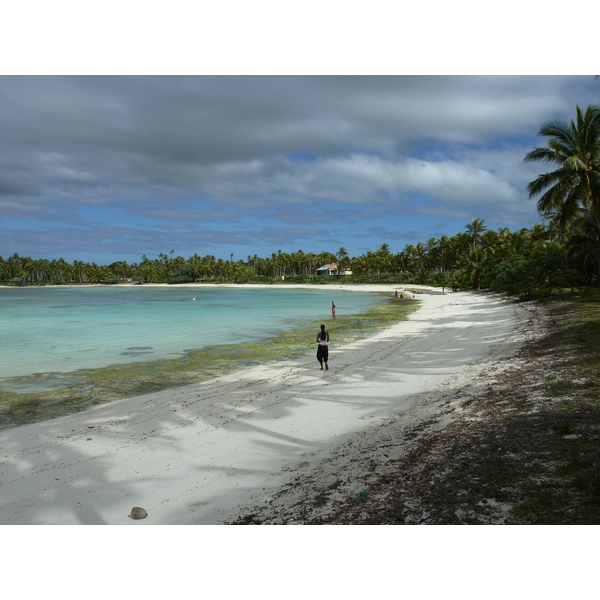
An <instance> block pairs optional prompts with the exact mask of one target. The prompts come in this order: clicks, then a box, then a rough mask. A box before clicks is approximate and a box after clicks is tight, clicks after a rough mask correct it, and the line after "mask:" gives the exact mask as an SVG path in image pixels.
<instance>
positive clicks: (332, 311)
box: [331, 300, 335, 319]
mask: <svg viewBox="0 0 600 600" xmlns="http://www.w3.org/2000/svg"><path fill="white" fill-rule="evenodd" d="M331 318H332V319H335V304H334V303H333V300H332V301H331Z"/></svg>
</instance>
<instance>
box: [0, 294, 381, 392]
mask: <svg viewBox="0 0 600 600" xmlns="http://www.w3.org/2000/svg"><path fill="white" fill-rule="evenodd" d="M332 300H333V301H335V303H336V305H337V307H338V308H337V313H338V316H342V315H344V314H345V315H349V314H356V313H361V312H364V311H367V310H369V309H370V308H373V307H375V306H377V305H380V304H382V302H383V301H384V300H385V298H384V297H383V296H382V295H380V294H372V293H364V292H352V291H342V290H340V291H339V292H338V291H335V292H332V291H331V290H319V289H315V290H312V289H308V290H307V289H289V290H288V289H281V288H277V289H270V288H265V287H261V288H245V287H244V288H231V287H219V286H214V287H212V286H209V287H185V286H150V287H145V286H117V287H114V286H106V287H94V286H91V287H68V288H67V287H64V288H63V287H39V288H31V287H27V288H0V389H2V388H3V387H4V386H3V385H2V380H5V381H6V380H7V379H10V378H15V377H16V378H22V377H24V376H29V375H33V374H39V373H73V372H75V371H78V370H82V369H100V368H104V367H107V366H110V365H120V364H126V363H136V362H150V361H162V360H165V359H166V360H168V359H178V358H181V357H183V356H185V355H186V354H187V353H189V352H191V351H194V350H198V349H202V348H206V347H209V346H211V347H212V346H219V345H223V346H227V345H232V344H248V343H252V342H259V343H260V342H263V341H266V340H267V339H268V338H269V337H272V336H276V335H278V334H280V333H282V332H284V331H291V330H294V329H298V328H301V327H302V326H306V324H307V323H312V322H314V323H317V322H321V321H324V322H326V320H327V319H330V318H331V301H332ZM7 383H8V382H7ZM63 383H66V382H63ZM63 383H60V380H59V383H58V384H56V385H59V386H60V385H63ZM23 385H24V386H25V387H24V388H23V391H24V392H26V391H28V388H27V384H26V383H23ZM5 389H6V388H5ZM11 391H13V392H15V391H18V386H17V387H15V386H14V385H11Z"/></svg>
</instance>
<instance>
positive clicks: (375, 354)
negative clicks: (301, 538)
mask: <svg viewBox="0 0 600 600" xmlns="http://www.w3.org/2000/svg"><path fill="white" fill-rule="evenodd" d="M420 298H421V299H422V307H421V308H420V309H419V310H418V311H416V312H415V313H414V314H413V315H411V317H410V318H409V320H408V321H405V322H401V323H399V324H398V325H396V326H394V327H392V328H390V329H388V330H386V331H385V332H382V333H380V334H378V335H376V336H374V337H372V338H369V339H368V340H362V341H359V342H355V343H352V344H349V345H346V346H344V347H340V348H337V347H336V346H335V340H332V348H331V351H330V370H329V371H320V370H319V367H318V363H317V362H316V359H315V357H314V356H313V355H311V356H307V357H303V358H301V359H299V360H294V361H282V362H280V363H272V364H269V365H266V366H260V367H255V368H252V369H248V370H245V371H241V372H237V373H233V374H230V375H228V376H225V377H221V378H218V379H214V380H211V381H208V382H204V383H201V384H197V385H192V386H187V387H184V388H178V389H174V390H168V391H163V392H158V393H153V394H147V395H144V396H139V397H136V398H130V399H127V400H123V401H119V402H115V403H113V404H109V405H106V406H102V407H98V408H95V409H92V410H90V411H87V412H85V413H80V414H78V415H72V416H70V417H64V418H60V419H54V420H52V421H47V422H44V423H38V424H34V425H27V426H22V427H19V428H16V429H12V430H7V431H3V432H0V524H25V523H29V524H100V523H105V524H120V525H125V524H136V525H138V526H139V525H141V524H148V525H150V524H216V523H219V522H222V521H224V520H228V519H233V518H235V516H236V515H237V514H239V512H240V511H241V510H242V509H243V507H245V506H248V505H257V504H258V505H261V504H265V503H267V502H268V501H269V499H270V498H271V496H272V494H274V493H275V492H276V491H277V490H278V489H280V488H281V487H282V486H285V485H287V484H289V483H290V481H291V480H293V479H294V477H295V476H296V475H297V474H298V473H302V472H307V470H310V469H314V468H316V469H317V471H316V472H317V473H319V472H322V474H323V478H324V480H325V479H326V478H327V475H328V471H329V472H331V470H332V469H336V468H339V467H340V463H339V462H338V463H336V461H332V450H333V449H335V448H336V447H337V446H339V445H340V444H342V443H344V442H345V443H346V444H347V442H348V440H351V439H352V436H356V435H364V433H365V432H369V431H372V430H374V427H376V426H378V425H381V424H382V423H385V422H389V421H390V420H393V421H396V422H406V423H407V424H414V423H415V422H417V421H418V420H419V419H422V418H424V417H425V416H426V415H427V414H428V413H429V412H430V410H431V407H432V405H435V402H436V399H437V398H438V397H439V393H440V390H444V389H447V388H450V387H452V386H454V385H457V384H458V383H460V381H461V378H462V380H465V379H466V378H468V377H472V376H473V373H472V371H473V366H480V365H482V364H485V363H489V362H493V361H497V360H499V359H501V358H502V357H503V356H505V355H507V354H510V342H511V338H512V336H513V335H514V333H515V331H516V328H517V327H518V322H519V314H518V307H517V306H516V305H513V304H509V303H507V302H504V301H502V300H499V299H497V298H494V297H492V296H486V295H477V294H471V293H466V292H460V293H456V294H447V295H422V296H420ZM350 458H351V457H350ZM346 464H348V457H347V458H346ZM133 506H141V507H143V508H145V509H146V510H147V511H148V514H149V516H148V518H146V519H144V520H142V521H134V520H132V519H130V518H128V515H129V513H130V510H131V508H132V507H133Z"/></svg>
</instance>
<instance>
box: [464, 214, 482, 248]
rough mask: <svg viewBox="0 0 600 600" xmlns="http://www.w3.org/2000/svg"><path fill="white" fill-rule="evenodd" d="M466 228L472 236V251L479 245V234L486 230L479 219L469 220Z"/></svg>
mask: <svg viewBox="0 0 600 600" xmlns="http://www.w3.org/2000/svg"><path fill="white" fill-rule="evenodd" d="M466 227H467V230H468V231H469V232H470V234H471V236H472V238H471V239H472V246H471V249H472V250H474V249H475V248H476V247H477V246H478V245H479V240H480V238H481V234H482V233H483V232H484V231H485V230H486V229H487V227H486V226H485V225H484V220H483V219H480V218H479V217H477V218H475V219H471V222H470V223H467V226H466Z"/></svg>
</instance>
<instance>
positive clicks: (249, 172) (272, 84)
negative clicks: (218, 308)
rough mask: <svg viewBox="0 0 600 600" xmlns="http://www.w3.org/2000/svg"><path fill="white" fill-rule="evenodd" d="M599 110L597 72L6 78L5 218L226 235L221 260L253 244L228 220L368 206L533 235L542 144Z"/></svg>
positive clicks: (315, 217) (0, 202) (1, 171)
mask: <svg viewBox="0 0 600 600" xmlns="http://www.w3.org/2000/svg"><path fill="white" fill-rule="evenodd" d="M599 98H600V84H599V83H598V81H597V80H595V79H594V77H592V76H589V77H570V76H569V77H558V76H544V77H533V76H532V77H529V76H492V77H487V76H486V77H481V76H468V77H456V76H440V77H433V76H399V77H398V76H383V77H373V76H365V77H358V76H334V77H329V76H314V77H313V76H311V77H304V76H302V77H298V76H241V77H238V76H191V77H177V76H164V77H159V76H135V77H129V76H124V77H119V76H99V77H96V76H94V77H92V76H66V77H63V76H48V77H37V76H19V77H16V76H4V77H0V131H2V136H1V138H0V217H1V218H2V219H3V225H4V227H5V229H8V230H10V231H13V230H14V231H17V232H18V231H20V232H21V233H22V234H26V231H27V230H29V229H30V230H36V229H39V228H41V227H42V224H43V226H44V227H52V228H56V229H57V230H60V229H61V227H62V226H63V223H64V224H67V225H68V224H69V223H70V224H72V225H76V226H82V225H84V224H86V223H94V226H95V227H96V229H95V231H97V232H101V231H104V232H105V233H104V234H105V235H107V236H108V238H107V239H110V235H111V234H110V233H109V232H111V231H114V230H115V228H117V229H118V228H121V227H123V228H127V227H131V226H132V225H134V226H135V227H136V228H138V229H140V230H143V229H147V230H153V231H163V232H167V231H175V230H177V229H179V232H180V233H181V231H182V228H185V227H187V231H188V232H189V233H190V235H191V234H192V233H193V232H194V231H195V230H196V229H197V228H198V227H199V224H200V223H203V224H204V225H205V226H210V227H212V228H213V230H214V231H218V232H220V234H221V236H222V237H221V238H220V241H219V238H218V236H215V238H214V239H213V238H211V241H210V242H206V243H205V247H208V246H209V245H210V244H212V246H211V248H212V250H213V253H214V251H216V249H218V248H219V247H220V246H221V245H222V246H223V247H227V246H228V244H229V245H234V246H239V245H243V244H244V243H246V242H247V239H249V238H248V236H246V239H245V240H244V239H243V236H241V234H240V232H236V230H234V229H232V228H231V227H228V226H227V225H228V224H229V225H232V226H233V225H235V226H236V227H238V228H243V226H246V227H247V228H248V229H249V230H250V229H252V230H254V229H256V228H258V230H260V223H261V222H262V223H263V226H264V227H265V228H266V227H278V226H280V227H284V228H286V227H293V224H294V222H296V221H297V220H298V219H303V220H304V221H303V222H305V223H311V224H312V223H315V222H318V221H319V219H320V218H323V214H325V213H324V212H323V207H324V206H329V207H330V208H331V207H332V206H334V207H335V210H336V213H337V215H338V218H339V219H343V220H347V222H348V224H349V225H348V226H350V223H352V222H353V221H352V216H353V215H354V213H355V212H356V211H361V210H363V209H369V208H371V209H373V210H372V213H373V214H376V213H378V212H379V213H385V212H387V213H388V214H389V215H395V217H394V218H395V219H397V221H396V223H395V226H392V224H391V223H390V222H389V220H388V221H387V223H386V221H385V218H384V217H381V219H383V220H382V221H381V222H379V223H373V227H374V228H375V229H376V228H377V227H384V228H385V226H387V227H388V228H389V230H388V231H389V233H390V234H392V233H395V232H397V230H398V226H400V227H402V228H404V224H402V215H405V216H406V217H416V216H417V215H422V217H423V219H424V218H426V217H434V218H435V217H436V216H437V218H438V220H439V218H440V217H444V218H445V219H446V222H448V223H457V222H458V220H460V219H464V218H465V217H467V216H468V219H467V220H470V218H473V217H475V216H480V217H483V218H488V219H493V223H494V224H496V223H498V224H500V225H507V226H519V225H523V226H525V225H527V224H529V223H531V222H532V221H535V220H536V214H535V206H534V203H528V202H526V201H525V198H526V195H525V186H526V184H527V182H528V181H529V180H531V178H532V177H534V176H535V174H536V172H537V171H536V169H538V168H539V167H538V166H536V165H525V164H523V162H522V158H523V156H524V154H525V153H526V152H527V151H528V150H529V149H530V148H531V147H532V145H533V144H534V143H536V139H535V133H536V132H537V130H538V129H539V127H540V126H541V124H542V123H543V122H544V121H546V120H549V119H552V118H563V119H568V118H570V116H571V115H572V113H573V111H574V107H575V104H576V103H579V104H580V105H586V104H587V103H592V102H595V101H597V100H598V99H599ZM102 209H105V210H106V212H104V213H103V212H102ZM398 210H400V211H403V212H402V213H401V214H399V213H398ZM367 212H368V210H367ZM325 218H326V220H328V221H329V220H330V218H329V217H325ZM373 218H375V217H373ZM115 219H117V220H116V221H115ZM24 223H29V225H24ZM220 225H225V226H220ZM413 225H414V226H413ZM428 226H429V225H428ZM352 227H355V225H352ZM415 227H416V228H417V229H418V227H419V226H418V225H417V224H416V222H415V223H414V224H410V226H407V227H406V231H409V230H413V229H414V228H415ZM423 227H425V225H423ZM13 228H16V229H13ZM343 229H344V228H342V230H343ZM265 231H266V230H265ZM289 232H290V234H292V233H293V234H294V235H297V236H298V235H299V233H298V231H296V230H294V229H289ZM355 233H356V229H354V230H353V232H352V233H350V232H348V233H347V235H349V236H353V235H355ZM398 235H399V237H400V238H401V237H402V234H398ZM15 237H18V236H15ZM25 237H26V236H25ZM121 237H122V236H121ZM184 237H185V236H181V237H180V239H184ZM21 238H23V235H22V236H21ZM117 238H118V236H117ZM9 239H10V238H6V237H4V236H3V240H2V241H1V242H0V253H4V254H8V253H11V250H12V246H10V244H8V241H7V240H9ZM128 239H131V238H128ZM168 239H169V238H168V236H167V240H168ZM186 239H187V238H186ZM205 239H207V238H206V237H205ZM263 239H264V240H265V244H266V242H267V240H270V241H271V242H273V241H274V240H273V238H270V237H269V236H268V235H267V234H265V235H264V237H263ZM276 239H277V238H275V240H276ZM373 239H374V238H373ZM74 240H75V241H73V243H70V244H69V248H71V247H72V248H76V247H77V241H76V236H75V237H74ZM298 240H300V238H298ZM162 241H163V240H162V239H158V240H157V243H158V242H160V243H162ZM284 241H286V242H287V243H294V241H293V240H292V239H289V237H288V239H287V240H284ZM303 241H305V239H303ZM337 241H342V242H344V240H343V234H340V235H339V238H338V239H337V240H336V243H337ZM111 245H112V246H114V247H115V248H118V242H117V241H115V242H114V244H112V243H111ZM166 245H169V244H168V243H167V244H166ZM294 245H297V244H294ZM343 245H348V243H347V242H346V243H345V244H343ZM19 248H20V250H18V251H20V252H22V251H23V250H24V248H25V243H22V244H21V245H19ZM140 249H141V247H140ZM190 249H191V248H190ZM123 250H124V251H125V250H127V251H128V252H129V251H132V250H131V246H128V247H125V246H123ZM162 250H164V248H156V252H160V251H162ZM15 251H17V250H15ZM146 252H148V250H146ZM225 254H227V255H228V254H229V252H225Z"/></svg>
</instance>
